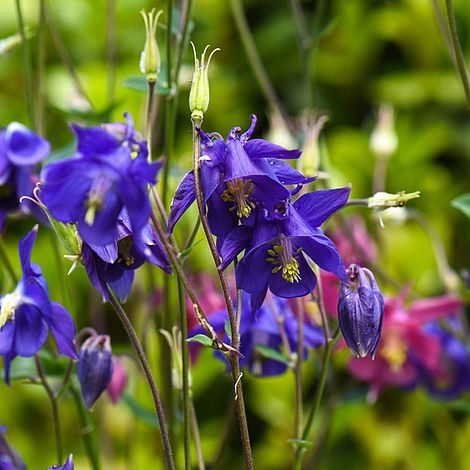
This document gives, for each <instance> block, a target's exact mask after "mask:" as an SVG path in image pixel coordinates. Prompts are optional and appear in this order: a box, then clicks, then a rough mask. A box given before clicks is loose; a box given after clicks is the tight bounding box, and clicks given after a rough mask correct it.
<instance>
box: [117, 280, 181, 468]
mask: <svg viewBox="0 0 470 470" xmlns="http://www.w3.org/2000/svg"><path fill="white" fill-rule="evenodd" d="M108 292H109V301H110V303H111V306H112V307H113V309H114V311H115V312H116V314H117V316H118V317H119V320H121V323H122V325H123V327H124V329H125V330H126V333H127V335H128V337H129V340H130V342H131V343H132V346H133V348H134V350H135V352H136V353H137V356H138V357H139V361H140V364H141V365H142V369H143V370H144V374H145V378H146V379H147V382H148V385H149V387H150V391H151V393H152V397H153V402H154V405H155V411H156V414H157V419H158V423H159V425H160V436H161V439H162V446H163V454H164V457H165V466H166V468H167V469H168V470H175V464H174V462H173V455H172V451H171V445H170V438H169V435H168V426H167V423H166V419H165V412H164V410H163V406H162V402H161V399H160V394H159V392H158V388H157V384H156V383H155V379H154V377H153V374H152V371H151V370H150V365H149V363H148V359H147V356H146V354H145V351H144V349H143V348H142V345H141V344H140V341H139V338H138V337H137V335H136V333H135V330H134V327H133V326H132V323H131V321H130V320H129V317H128V316H127V314H126V312H125V311H124V309H123V308H122V306H121V304H120V303H119V301H118V299H117V298H116V296H115V294H114V292H112V290H111V289H109V288H108Z"/></svg>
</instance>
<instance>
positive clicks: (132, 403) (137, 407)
mask: <svg viewBox="0 0 470 470" xmlns="http://www.w3.org/2000/svg"><path fill="white" fill-rule="evenodd" d="M122 400H123V401H124V403H125V404H126V405H127V406H128V407H129V409H130V410H131V411H132V413H133V414H134V416H135V417H136V418H139V419H140V420H142V421H144V422H145V423H147V424H149V425H150V426H153V427H155V428H158V422H157V418H156V417H155V415H154V414H153V413H152V412H151V411H149V410H147V409H146V408H144V407H143V406H142V405H141V404H140V403H138V402H137V401H136V400H134V398H133V397H132V396H131V395H129V394H128V393H124V395H123V396H122Z"/></svg>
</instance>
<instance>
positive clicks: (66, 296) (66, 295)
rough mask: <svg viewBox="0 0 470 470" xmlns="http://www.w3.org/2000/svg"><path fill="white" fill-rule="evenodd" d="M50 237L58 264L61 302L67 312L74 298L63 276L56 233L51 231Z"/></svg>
mask: <svg viewBox="0 0 470 470" xmlns="http://www.w3.org/2000/svg"><path fill="white" fill-rule="evenodd" d="M49 237H50V241H51V247H52V252H53V254H54V261H55V263H56V266H57V270H58V272H59V289H60V296H61V300H62V303H63V304H64V306H65V307H66V308H67V310H70V309H71V306H72V301H71V298H72V297H71V294H70V290H69V284H68V282H67V278H66V277H65V276H64V274H63V267H62V257H61V256H60V249H59V244H58V239H57V237H56V235H55V232H53V231H49Z"/></svg>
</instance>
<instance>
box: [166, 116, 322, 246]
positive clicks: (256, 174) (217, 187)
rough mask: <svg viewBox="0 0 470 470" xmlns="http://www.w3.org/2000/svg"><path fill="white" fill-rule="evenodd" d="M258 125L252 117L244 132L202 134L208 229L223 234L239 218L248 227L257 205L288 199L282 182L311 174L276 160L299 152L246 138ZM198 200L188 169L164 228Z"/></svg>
mask: <svg viewBox="0 0 470 470" xmlns="http://www.w3.org/2000/svg"><path fill="white" fill-rule="evenodd" d="M255 126H256V116H255V115H251V126H250V128H249V129H248V130H247V131H246V132H245V133H243V134H241V129H240V127H234V128H233V129H232V130H231V131H230V133H229V134H228V137H227V140H226V141H224V140H223V138H222V137H221V136H220V135H219V134H217V133H212V134H205V133H204V132H202V130H199V133H200V135H201V154H202V155H201V184H202V189H203V193H204V203H205V204H206V205H207V209H208V214H207V216H208V220H209V224H210V227H211V230H212V233H213V234H214V235H215V236H217V237H224V236H225V235H227V234H228V233H229V232H230V231H231V230H233V229H234V228H235V227H236V226H237V225H238V223H239V222H241V223H243V224H248V225H251V224H252V222H253V218H254V217H253V216H254V212H255V211H254V210H255V208H257V207H261V208H266V209H267V210H269V211H272V210H273V209H274V207H275V206H276V205H277V204H280V203H281V202H283V201H285V200H287V199H288V198H289V196H290V191H289V190H288V189H287V188H286V187H285V186H284V185H285V184H297V185H301V184H306V183H308V182H310V181H313V180H314V179H315V178H306V177H304V176H303V175H302V174H301V173H299V172H298V171H297V170H295V169H293V168H292V167H291V166H290V165H288V164H287V163H284V162H282V161H280V160H279V159H294V158H298V157H299V156H300V153H301V151H300V150H287V149H285V148H283V147H281V146H279V145H275V144H272V143H270V142H268V141H266V140H263V139H252V140H249V139H250V137H251V135H252V134H253V132H254V129H255ZM195 198H196V194H195V188H194V174H193V172H192V171H190V172H189V173H187V174H186V175H185V176H184V178H183V179H182V181H181V182H180V184H179V186H178V188H177V189H176V192H175V196H174V198H173V201H172V204H171V209H170V216H169V219H168V230H169V232H171V231H172V230H173V227H174V225H175V224H176V222H177V221H178V220H179V218H180V217H181V216H182V215H183V213H184V212H185V211H186V210H187V209H188V207H189V206H190V205H191V204H192V203H193V201H194V200H195Z"/></svg>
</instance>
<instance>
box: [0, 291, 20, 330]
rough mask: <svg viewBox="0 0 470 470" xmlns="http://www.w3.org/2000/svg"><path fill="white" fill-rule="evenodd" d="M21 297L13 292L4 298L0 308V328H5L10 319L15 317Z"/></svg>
mask: <svg viewBox="0 0 470 470" xmlns="http://www.w3.org/2000/svg"><path fill="white" fill-rule="evenodd" d="M20 299H21V297H20V296H19V295H18V294H17V293H15V292H13V293H11V294H6V295H5V296H4V297H3V299H2V308H1V309H0V328H3V326H4V325H5V323H6V322H7V321H8V320H12V321H13V320H14V319H15V310H16V309H17V308H18V305H19V303H20Z"/></svg>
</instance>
